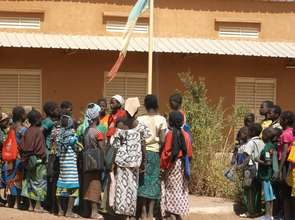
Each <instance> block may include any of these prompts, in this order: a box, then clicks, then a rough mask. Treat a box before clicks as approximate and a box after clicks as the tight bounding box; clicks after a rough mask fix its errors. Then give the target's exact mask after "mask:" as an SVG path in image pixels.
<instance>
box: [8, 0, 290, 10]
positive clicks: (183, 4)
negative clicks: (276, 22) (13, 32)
mask: <svg viewBox="0 0 295 220" xmlns="http://www.w3.org/2000/svg"><path fill="white" fill-rule="evenodd" d="M7 1H12V2H25V1H28V2H34V1H36V2H37V0H7ZM38 1H39V2H40V1H56V2H80V3H83V2H87V3H100V4H102V3H103V4H112V5H130V6H131V5H134V4H135V2H136V0H38ZM155 7H156V8H161V9H164V8H168V9H182V10H194V11H222V12H262V13H291V12H295V2H269V1H264V0H222V1H221V0H183V1H180V0H155Z"/></svg>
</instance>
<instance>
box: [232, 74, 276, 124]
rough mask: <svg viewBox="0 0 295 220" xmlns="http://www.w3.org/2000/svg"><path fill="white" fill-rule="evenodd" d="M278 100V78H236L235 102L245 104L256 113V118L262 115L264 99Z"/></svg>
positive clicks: (259, 118)
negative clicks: (261, 107)
mask: <svg viewBox="0 0 295 220" xmlns="http://www.w3.org/2000/svg"><path fill="white" fill-rule="evenodd" d="M266 100H269V101H273V102H274V103H275V102H276V80H275V79H271V78H248V77H238V78H236V89H235V104H237V105H245V106H246V107H247V108H249V110H250V111H251V112H252V113H254V114H255V116H256V120H257V121H260V120H261V119H262V117H261V116H260V114H259V109H260V104H261V103H262V102H263V101H266Z"/></svg>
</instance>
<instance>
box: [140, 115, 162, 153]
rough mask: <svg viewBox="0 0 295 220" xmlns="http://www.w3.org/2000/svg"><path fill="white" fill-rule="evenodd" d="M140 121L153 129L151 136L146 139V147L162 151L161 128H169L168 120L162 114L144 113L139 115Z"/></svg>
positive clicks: (150, 149) (154, 150)
mask: <svg viewBox="0 0 295 220" xmlns="http://www.w3.org/2000/svg"><path fill="white" fill-rule="evenodd" d="M138 121H140V122H142V123H145V124H146V126H147V127H148V128H149V129H150V131H151V136H150V137H149V138H147V139H146V140H145V142H146V149H147V150H149V151H153V152H159V151H160V144H159V142H160V137H159V134H160V133H159V132H160V131H161V130H167V121H166V119H165V118H164V117H163V116H161V115H144V116H140V117H138Z"/></svg>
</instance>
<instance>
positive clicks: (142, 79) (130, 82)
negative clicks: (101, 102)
mask: <svg viewBox="0 0 295 220" xmlns="http://www.w3.org/2000/svg"><path fill="white" fill-rule="evenodd" d="M107 80H108V79H107V74H105V83H104V97H106V98H107V99H110V98H111V97H112V96H114V95H116V94H119V95H122V96H123V97H124V98H125V99H126V98H130V97H138V98H139V100H140V104H141V108H140V112H143V110H144V108H143V104H144V98H145V96H146V94H147V74H146V73H126V72H125V73H122V72H121V73H118V75H117V76H116V78H115V79H113V80H112V81H111V82H110V83H107Z"/></svg>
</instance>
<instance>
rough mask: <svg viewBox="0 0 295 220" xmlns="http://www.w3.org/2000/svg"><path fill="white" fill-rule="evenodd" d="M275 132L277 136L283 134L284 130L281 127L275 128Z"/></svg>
mask: <svg viewBox="0 0 295 220" xmlns="http://www.w3.org/2000/svg"><path fill="white" fill-rule="evenodd" d="M293 131H294V130H293ZM273 132H274V135H275V136H276V137H280V136H281V134H282V133H283V130H282V129H280V128H274V129H273Z"/></svg>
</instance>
